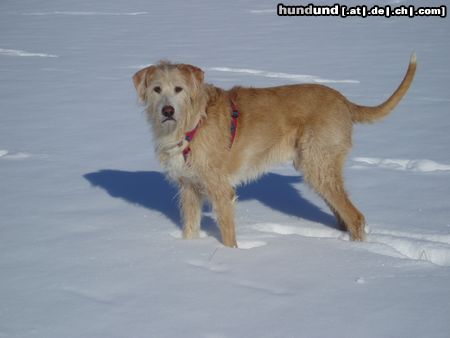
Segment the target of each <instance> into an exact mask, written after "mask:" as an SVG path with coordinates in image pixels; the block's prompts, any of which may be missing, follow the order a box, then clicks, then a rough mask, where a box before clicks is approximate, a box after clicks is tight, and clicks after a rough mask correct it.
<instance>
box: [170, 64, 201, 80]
mask: <svg viewBox="0 0 450 338" xmlns="http://www.w3.org/2000/svg"><path fill="white" fill-rule="evenodd" d="M177 68H178V69H179V70H180V71H181V72H182V73H188V74H192V75H193V76H194V78H195V79H196V80H197V81H198V83H203V79H204V74H205V73H204V72H203V70H201V69H200V68H198V67H195V66H192V65H187V64H184V63H180V64H178V65H177Z"/></svg>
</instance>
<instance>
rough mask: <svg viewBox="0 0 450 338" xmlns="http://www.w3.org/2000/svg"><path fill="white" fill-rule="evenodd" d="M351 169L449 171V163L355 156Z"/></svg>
mask: <svg viewBox="0 0 450 338" xmlns="http://www.w3.org/2000/svg"><path fill="white" fill-rule="evenodd" d="M352 161H353V162H354V164H353V165H352V166H351V167H350V168H352V169H365V168H373V167H376V168H383V169H392V170H402V171H412V172H425V173H429V172H435V171H450V165H449V164H443V163H438V162H435V161H431V160H426V159H422V160H408V159H392V158H377V157H355V158H353V159H352Z"/></svg>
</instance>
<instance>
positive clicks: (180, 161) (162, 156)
mask: <svg viewBox="0 0 450 338" xmlns="http://www.w3.org/2000/svg"><path fill="white" fill-rule="evenodd" d="M159 160H160V162H161V166H162V167H163V169H164V171H165V173H166V175H167V176H168V178H169V179H171V180H173V181H175V182H176V181H178V180H179V179H180V178H181V177H184V178H188V179H192V180H193V179H195V177H196V175H195V172H194V170H193V169H192V167H191V166H190V165H189V161H188V160H186V159H185V157H184V155H183V152H182V150H180V151H179V152H169V153H159Z"/></svg>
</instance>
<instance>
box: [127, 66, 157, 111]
mask: <svg viewBox="0 0 450 338" xmlns="http://www.w3.org/2000/svg"><path fill="white" fill-rule="evenodd" d="M155 70H156V66H150V67H147V68H144V69H141V70H140V71H138V72H137V73H136V74H134V75H133V83H134V87H135V88H136V91H137V93H138V96H139V99H140V100H141V102H145V99H146V90H147V80H148V78H149V77H150V76H151V75H152V74H153V73H154V72H155Z"/></svg>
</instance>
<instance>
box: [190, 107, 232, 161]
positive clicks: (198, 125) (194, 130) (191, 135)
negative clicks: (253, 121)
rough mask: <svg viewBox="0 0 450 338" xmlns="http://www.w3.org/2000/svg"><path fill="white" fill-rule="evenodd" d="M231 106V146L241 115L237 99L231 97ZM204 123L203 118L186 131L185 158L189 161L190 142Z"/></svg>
mask: <svg viewBox="0 0 450 338" xmlns="http://www.w3.org/2000/svg"><path fill="white" fill-rule="evenodd" d="M230 106H231V130H230V131H231V138H230V148H231V147H232V145H233V143H234V139H235V138H236V133H237V128H238V117H239V115H240V113H239V110H238V108H237V106H236V103H235V101H234V100H233V99H232V98H230ZM201 123H202V120H201V119H200V121H198V123H197V125H196V126H195V127H194V129H192V130H190V131H188V132H186V133H185V134H184V139H185V140H186V142H187V146H186V148H184V149H183V157H184V160H185V161H187V158H188V155H189V153H190V152H191V147H190V145H189V144H190V143H191V141H192V140H193V139H194V137H195V134H196V133H197V130H198V127H200V125H201ZM181 144H182V142H181Z"/></svg>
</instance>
